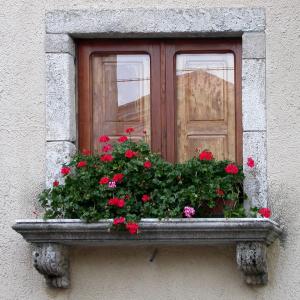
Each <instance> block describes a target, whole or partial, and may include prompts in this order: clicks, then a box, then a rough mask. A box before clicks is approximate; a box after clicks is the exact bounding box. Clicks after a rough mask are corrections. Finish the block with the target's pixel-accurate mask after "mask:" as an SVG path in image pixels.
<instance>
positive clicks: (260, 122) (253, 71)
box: [242, 59, 266, 131]
mask: <svg viewBox="0 0 300 300" xmlns="http://www.w3.org/2000/svg"><path fill="white" fill-rule="evenodd" d="M265 68H266V66H265V60H264V59H243V79H242V85H243V96H242V98H243V104H242V106H243V130H244V131H256V130H266V80H265Z"/></svg>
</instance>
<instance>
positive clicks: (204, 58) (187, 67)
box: [176, 53, 236, 161]
mask: <svg viewBox="0 0 300 300" xmlns="http://www.w3.org/2000/svg"><path fill="white" fill-rule="evenodd" d="M234 85H235V82H234V55H233V54H232V53H218V54H217V53H216V54H214V53H198V54H195V53H192V54H177V55H176V95H177V96H176V103H177V104H176V106H177V109H176V114H177V120H176V127H177V130H176V135H177V136H176V138H177V143H176V144H177V160H178V161H185V160H187V159H189V158H191V157H193V156H194V155H195V148H196V147H199V146H200V147H201V148H202V149H209V150H210V151H212V152H213V153H214V156H215V157H216V158H218V159H224V158H227V159H231V160H235V151H236V150H235V87H234Z"/></svg>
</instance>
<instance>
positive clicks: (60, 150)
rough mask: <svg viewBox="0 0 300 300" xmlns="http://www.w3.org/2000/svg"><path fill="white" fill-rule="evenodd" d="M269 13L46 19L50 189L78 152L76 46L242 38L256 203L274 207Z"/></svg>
mask: <svg viewBox="0 0 300 300" xmlns="http://www.w3.org/2000/svg"><path fill="white" fill-rule="evenodd" d="M265 19H266V17H265V9H264V8H247V7H245V8H191V9H173V8H163V9H158V8H128V9H103V10H56V11H49V12H47V13H46V39H45V55H46V186H47V187H50V186H51V185H52V182H53V181H54V180H55V179H59V178H60V174H59V170H60V165H61V164H62V163H64V162H66V161H68V159H69V158H70V156H71V155H72V154H74V153H75V151H76V135H77V133H76V131H77V125H76V51H75V44H74V39H76V38H167V37H174V38H176V37H177V38H180V37H199V38H203V37H218V38H219V37H224V38H226V37H242V49H243V50H242V52H243V53H242V113H243V117H242V123H243V160H244V166H245V165H246V162H247V158H248V157H249V156H252V157H253V158H254V160H255V162H256V168H255V173H256V174H255V176H253V174H251V172H249V168H247V167H244V171H245V175H246V178H245V182H244V189H245V192H246V193H247V194H248V195H249V198H250V200H251V202H252V203H253V204H254V205H257V206H267V202H268V201H267V200H268V199H267V198H268V186H267V140H266V139H267V125H266V91H265V86H266V76H265V68H266V67H265V66H266V62H265V60H266V47H265V27H266V22H265Z"/></svg>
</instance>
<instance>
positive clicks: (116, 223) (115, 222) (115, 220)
mask: <svg viewBox="0 0 300 300" xmlns="http://www.w3.org/2000/svg"><path fill="white" fill-rule="evenodd" d="M124 223H125V218H124V217H120V218H115V219H114V225H119V224H124Z"/></svg>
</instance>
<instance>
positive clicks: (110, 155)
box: [40, 127, 270, 234]
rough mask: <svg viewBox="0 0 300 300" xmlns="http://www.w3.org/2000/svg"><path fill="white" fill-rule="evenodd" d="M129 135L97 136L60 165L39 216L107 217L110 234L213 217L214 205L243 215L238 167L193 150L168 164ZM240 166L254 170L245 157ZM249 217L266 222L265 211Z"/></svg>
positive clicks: (267, 212)
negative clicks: (152, 221)
mask: <svg viewBox="0 0 300 300" xmlns="http://www.w3.org/2000/svg"><path fill="white" fill-rule="evenodd" d="M134 131H135V130H134V128H132V127H130V128H127V129H126V130H125V132H124V135H122V136H120V137H119V138H118V139H117V141H116V142H113V143H110V142H111V139H110V137H109V136H107V135H102V136H100V137H99V138H98V142H99V144H98V146H99V147H96V149H93V150H92V151H91V150H89V149H83V150H82V152H80V153H77V154H76V155H75V156H74V157H73V158H72V160H71V161H70V163H68V164H64V165H63V166H62V168H61V170H60V173H61V177H62V178H60V179H58V180H55V181H54V182H53V186H52V187H51V189H47V190H45V191H44V192H43V193H42V194H41V195H40V202H41V204H42V206H43V207H44V208H45V209H46V213H45V217H46V218H57V217H65V218H80V219H83V220H86V221H88V222H95V221H98V220H100V219H113V228H114V229H115V230H125V231H128V232H129V233H130V234H137V233H138V231H139V225H138V221H139V220H140V219H141V218H181V217H185V218H193V217H197V218H199V217H213V216H215V215H218V216H220V213H219V212H217V209H219V207H221V209H222V211H221V215H223V216H225V217H243V216H246V212H245V210H244V208H243V205H242V203H243V200H244V199H245V198H246V196H245V194H244V191H243V180H244V174H243V168H242V166H239V165H237V164H236V163H234V162H231V161H228V160H217V159H215V157H214V155H213V153H212V152H211V151H209V150H201V149H199V148H197V152H198V155H196V156H195V157H193V158H192V159H190V160H188V161H187V162H184V163H180V164H179V163H178V164H171V163H168V162H167V161H165V160H164V159H162V158H161V157H160V155H158V154H155V153H152V152H151V151H150V149H149V146H148V145H147V144H146V143H145V141H143V140H142V141H139V142H134V141H132V138H131V135H132V134H133V132H134ZM126 134H127V136H126ZM145 135H146V131H143V132H137V133H136V136H144V137H145ZM246 164H247V166H248V168H250V169H253V168H254V167H255V162H254V160H253V159H252V158H251V157H249V158H248V159H247V161H246ZM254 169H255V168H254ZM255 214H258V215H259V216H262V217H265V218H269V217H270V210H269V209H267V208H261V209H260V210H256V212H255Z"/></svg>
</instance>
